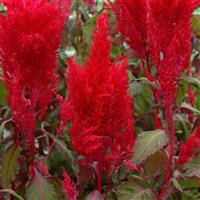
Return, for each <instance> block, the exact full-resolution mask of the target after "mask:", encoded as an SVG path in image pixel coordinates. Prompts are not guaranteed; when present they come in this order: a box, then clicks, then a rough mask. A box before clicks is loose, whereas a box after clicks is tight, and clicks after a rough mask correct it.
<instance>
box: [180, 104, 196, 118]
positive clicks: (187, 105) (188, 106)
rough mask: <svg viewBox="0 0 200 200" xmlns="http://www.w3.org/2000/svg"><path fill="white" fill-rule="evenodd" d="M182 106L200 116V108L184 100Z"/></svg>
mask: <svg viewBox="0 0 200 200" xmlns="http://www.w3.org/2000/svg"><path fill="white" fill-rule="evenodd" d="M181 108H184V109H187V110H189V111H191V112H193V113H194V114H196V115H198V116H200V110H198V109H196V108H194V107H192V106H191V105H190V104H189V103H186V102H183V103H182V104H181Z"/></svg>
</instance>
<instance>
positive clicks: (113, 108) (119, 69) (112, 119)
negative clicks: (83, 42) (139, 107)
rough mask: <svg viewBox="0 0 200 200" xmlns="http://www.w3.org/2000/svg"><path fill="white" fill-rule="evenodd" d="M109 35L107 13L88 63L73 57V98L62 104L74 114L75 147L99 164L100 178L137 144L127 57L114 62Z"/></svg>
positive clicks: (96, 33) (70, 75) (95, 39)
mask: <svg viewBox="0 0 200 200" xmlns="http://www.w3.org/2000/svg"><path fill="white" fill-rule="evenodd" d="M108 34H109V32H108V19H107V14H104V15H103V16H101V17H100V18H99V20H98V26H97V30H96V32H95V34H94V41H93V44H92V51H91V55H90V57H89V59H88V60H87V64H86V66H80V65H78V64H76V63H75V62H74V61H72V60H70V61H69V63H68V64H69V71H68V75H69V77H68V89H69V97H68V99H67V101H66V102H63V105H62V107H63V109H64V110H65V111H66V115H68V113H71V114H70V118H71V121H72V128H71V129H70V134H71V136H72V143H73V147H74V149H75V150H76V151H77V152H78V153H80V154H82V155H84V156H85V158H86V160H87V161H89V162H93V161H96V162H97V163H98V173H99V177H101V175H102V172H103V171H104V172H107V173H108V174H109V172H110V171H111V170H112V169H114V168H115V169H116V168H117V167H119V164H120V163H122V161H123V160H124V159H128V158H129V157H130V155H132V149H133V148H132V147H133V144H134V126H133V113H132V100H131V97H130V96H129V94H128V76H127V60H125V61H122V62H121V63H120V64H116V63H115V62H114V63H113V62H112V61H111V58H110V50H111V42H110V41H109V39H108ZM67 107H68V109H66V108H67ZM67 110H68V111H67ZM62 116H64V115H63V112H62ZM64 120H65V121H66V118H65V119H64ZM113 158H114V159H113ZM111 168H112V169H111ZM100 179H101V178H99V182H101V180H100Z"/></svg>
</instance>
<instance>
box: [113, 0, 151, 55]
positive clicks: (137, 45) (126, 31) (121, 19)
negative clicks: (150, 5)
mask: <svg viewBox="0 0 200 200" xmlns="http://www.w3.org/2000/svg"><path fill="white" fill-rule="evenodd" d="M113 10H114V12H115V15H116V17H117V22H118V27H119V30H120V32H121V34H122V35H123V36H124V38H125V39H126V41H127V43H128V44H129V45H130V47H131V48H132V49H133V50H134V51H135V53H136V54H137V56H139V57H141V58H146V57H147V54H148V50H147V30H146V14H147V9H146V0H139V1H138V0H116V3H115V4H114V5H113Z"/></svg>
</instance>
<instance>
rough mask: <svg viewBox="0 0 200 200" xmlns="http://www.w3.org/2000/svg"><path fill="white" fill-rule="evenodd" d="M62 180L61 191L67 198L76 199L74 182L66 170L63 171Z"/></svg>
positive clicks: (76, 193)
mask: <svg viewBox="0 0 200 200" xmlns="http://www.w3.org/2000/svg"><path fill="white" fill-rule="evenodd" d="M63 176H64V180H63V181H62V188H63V193H64V194H65V196H66V198H67V199H69V200H77V197H78V191H77V188H76V185H75V183H74V182H73V181H72V180H71V178H70V177H69V175H68V174H67V172H66V171H64V172H63Z"/></svg>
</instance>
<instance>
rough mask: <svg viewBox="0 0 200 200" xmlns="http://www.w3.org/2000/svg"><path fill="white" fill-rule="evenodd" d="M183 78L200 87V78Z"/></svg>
mask: <svg viewBox="0 0 200 200" xmlns="http://www.w3.org/2000/svg"><path fill="white" fill-rule="evenodd" d="M181 80H184V81H186V82H188V83H189V84H191V85H193V86H195V87H197V88H199V89H200V80H199V79H197V78H194V77H183V78H181Z"/></svg>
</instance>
